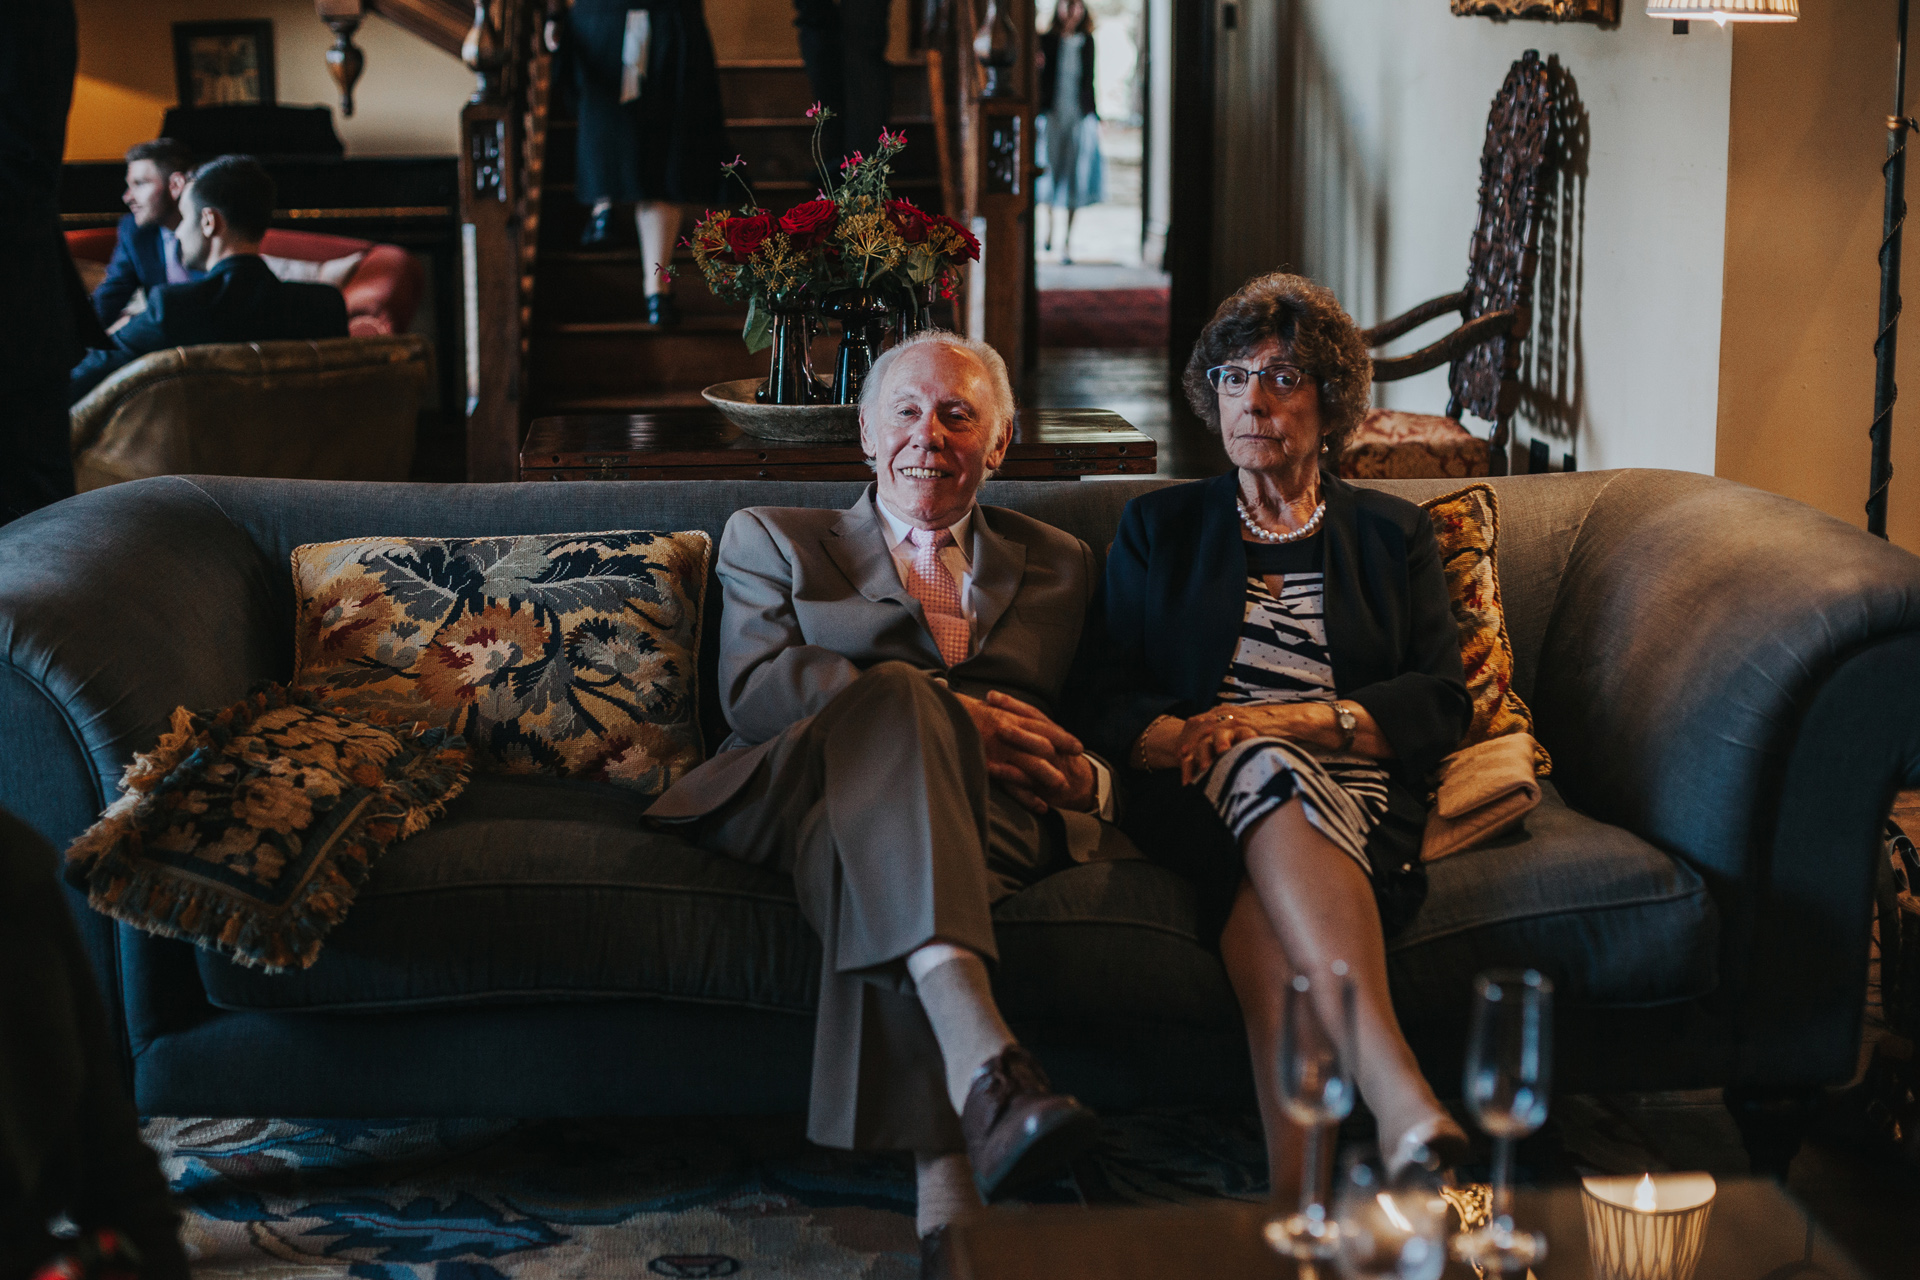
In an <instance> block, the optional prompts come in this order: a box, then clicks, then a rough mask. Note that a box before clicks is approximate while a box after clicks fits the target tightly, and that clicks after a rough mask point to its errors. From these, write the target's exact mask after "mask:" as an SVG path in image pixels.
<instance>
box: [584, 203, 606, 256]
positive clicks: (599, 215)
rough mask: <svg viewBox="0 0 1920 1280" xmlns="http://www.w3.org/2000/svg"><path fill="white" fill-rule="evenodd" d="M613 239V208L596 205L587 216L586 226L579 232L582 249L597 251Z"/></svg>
mask: <svg viewBox="0 0 1920 1280" xmlns="http://www.w3.org/2000/svg"><path fill="white" fill-rule="evenodd" d="M612 238H613V206H612V205H610V204H603V205H596V206H594V209H593V211H592V212H591V213H589V214H588V215H587V225H586V227H585V228H584V229H582V230H581V232H580V247H581V248H582V249H598V248H601V247H602V246H603V245H605V244H606V243H607V241H608V240H610V239H612Z"/></svg>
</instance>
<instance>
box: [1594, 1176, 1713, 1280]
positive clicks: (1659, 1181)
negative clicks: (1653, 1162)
mask: <svg viewBox="0 0 1920 1280" xmlns="http://www.w3.org/2000/svg"><path fill="white" fill-rule="evenodd" d="M1580 1191H1581V1195H1580V1204H1581V1207H1582V1208H1583V1209H1584V1210H1585V1211H1586V1218H1587V1252H1588V1255H1589V1257H1590V1258H1591V1260H1592V1262H1593V1272H1594V1275H1595V1277H1596V1278H1597V1280H1691V1277H1692V1275H1693V1269H1694V1268H1695V1267H1696V1266H1698V1265H1699V1264H1700V1251H1701V1249H1702V1248H1703V1247H1704V1246H1705V1244H1706V1241H1707V1216H1708V1215H1709V1214H1710V1213H1711V1212H1712V1211H1713V1193H1714V1182H1713V1178H1712V1177H1711V1176H1709V1175H1707V1174H1704V1173H1663V1174H1660V1175H1659V1176H1658V1177H1656V1176H1654V1175H1653V1174H1643V1175H1642V1176H1641V1177H1639V1178H1631V1177H1628V1178H1582V1179H1581V1180H1580Z"/></svg>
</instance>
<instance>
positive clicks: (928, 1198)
mask: <svg viewBox="0 0 1920 1280" xmlns="http://www.w3.org/2000/svg"><path fill="white" fill-rule="evenodd" d="M913 1173H914V1180H915V1181H916V1182H917V1183H918V1184H919V1190H918V1199H917V1201H916V1203H915V1204H914V1208H913V1229H914V1231H915V1232H916V1233H918V1234H919V1235H923V1236H925V1235H932V1234H933V1232H934V1231H935V1230H936V1229H937V1228H939V1227H944V1226H946V1225H948V1224H949V1223H953V1222H958V1221H960V1220H961V1219H962V1218H965V1217H967V1216H968V1215H970V1214H974V1213H978V1212H979V1211H980V1209H981V1207H982V1206H981V1204H980V1192H979V1190H978V1189H977V1188H976V1187H975V1186H974V1185H973V1166H972V1165H971V1164H968V1163H967V1153H966V1152H964V1151H949V1152H946V1153H945V1154H942V1155H922V1154H920V1153H919V1152H915V1153H914V1156H913Z"/></svg>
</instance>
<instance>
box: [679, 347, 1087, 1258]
mask: <svg viewBox="0 0 1920 1280" xmlns="http://www.w3.org/2000/svg"><path fill="white" fill-rule="evenodd" d="M1012 428H1013V395H1012V391H1011V388H1010V387H1009V385H1008V382H1007V374H1006V366H1005V365H1004V364H1003V363H1002V362H1001V359H1000V357H999V356H998V355H997V354H995V353H994V351H993V350H992V348H990V347H987V346H986V345H985V344H982V343H973V342H969V341H967V340H965V339H962V338H959V337H957V336H955V335H953V334H948V333H937V332H936V333H927V334H921V335H919V336H917V337H916V338H914V339H912V340H910V341H908V342H906V343H903V344H902V345H900V346H897V347H895V348H893V349H892V350H890V351H889V352H887V354H886V355H884V356H882V357H881V359H880V360H879V361H878V362H876V363H875V365H874V368H873V372H872V374H871V375H870V377H869V380H868V385H867V390H866V393H865V394H864V395H863V396H862V397H861V407H860V438H861V442H862V444H863V445H864V447H865V449H866V452H867V454H868V456H869V458H871V459H872V462H873V466H874V472H875V482H874V485H873V486H872V487H871V488H870V489H869V490H868V491H867V493H866V494H865V495H864V496H863V497H862V498H861V499H860V501H859V502H858V503H856V504H855V505H854V506H853V508H852V509H850V510H847V511H821V510H811V509H798V508H778V507H756V508H750V509H748V510H744V511H740V512H738V513H736V514H735V515H734V517H733V518H732V519H731V520H730V521H728V523H727V528H726V532H725V534H724V535H723V536H722V537H721V540H720V554H719V562H718V570H717V571H718V574H719V577H720V581H721V583H722V585H723V586H724V588H725V590H726V610H725V617H724V620H723V624H722V625H723V627H724V633H723V639H722V641H721V654H720V680H719V695H720V698H721V703H722V706H723V708H724V710H725V712H726V716H727V720H728V722H729V723H730V724H731V725H732V726H733V729H734V733H733V736H732V737H731V738H729V739H728V740H727V742H726V743H724V744H723V745H722V748H721V750H720V751H719V753H718V754H716V755H715V756H714V758H713V759H712V760H709V761H708V762H707V763H706V764H704V765H702V766H700V767H699V768H697V769H695V770H694V771H693V772H691V773H690V774H688V775H687V776H686V777H685V778H683V779H682V780H681V781H680V782H679V783H678V784H676V785H675V786H674V787H673V788H672V789H671V790H669V791H668V792H667V793H666V794H665V795H664V796H662V797H661V798H660V800H659V801H658V802H657V803H656V804H655V805H654V807H653V809H652V810H651V815H650V816H652V817H654V818H657V819H665V820H669V821H684V822H689V823H691V824H694V826H695V835H696V838H697V839H699V841H700V842H701V843H702V844H703V845H705V846H706V847H708V848H710V849H713V850H716V851H718V852H722V853H726V854H728V855H731V856H733V857H737V858H741V859H744V860H747V861H750V862H755V863H759V864H762V865H768V866H777V867H779V868H781V869H783V870H786V871H789V872H791V873H792V875H793V877H794V882H795V887H796V889H797V891H798V894H799V899H800V905H801V909H802V910H803V911H804V912H805V914H806V916H807V919H808V920H809V921H811V922H812V924H813V927H814V928H815V929H816V930H817V931H818V932H819V934H820V938H821V942H822V943H823V945H824V949H825V962H824V968H823V973H822V976H821V983H820V1010H819V1023H818V1031H817V1033H816V1036H815V1041H814V1060H813V1094H812V1101H811V1106H810V1117H809V1125H808V1131H809V1134H810V1136H812V1138H813V1139H814V1140H815V1141H817V1142H821V1143H824V1144H826V1145H830V1146H839V1147H856V1148H885V1149H896V1150H897V1149H906V1150H911V1151H913V1152H914V1153H915V1155H916V1159H917V1164H918V1171H919V1182H920V1210H919V1215H918V1218H919V1226H920V1230H921V1234H922V1236H923V1237H925V1236H928V1235H929V1234H931V1233H932V1232H933V1231H934V1230H935V1229H936V1228H938V1227H940V1226H942V1225H944V1224H945V1223H946V1222H948V1221H950V1220H951V1219H953V1218H954V1217H956V1216H958V1215H959V1214H961V1213H964V1212H965V1211H967V1210H968V1209H969V1208H972V1207H977V1206H978V1205H979V1203H980V1201H979V1199H978V1195H977V1194H976V1187H977V1188H978V1193H981V1194H984V1195H986V1196H987V1198H989V1199H991V1198H993V1196H994V1195H996V1194H998V1193H1000V1192H1004V1191H1006V1190H1009V1189H1011V1188H1013V1187H1016V1186H1018V1185H1020V1184H1022V1183H1025V1182H1030V1181H1031V1180H1033V1179H1036V1178H1040V1177H1044V1176H1047V1175H1049V1174H1052V1173H1055V1172H1057V1171H1059V1169H1060V1168H1061V1167H1062V1166H1064V1165H1065V1164H1066V1163H1067V1162H1068V1161H1069V1160H1070V1159H1071V1158H1072V1157H1073V1156H1074V1155H1075V1154H1077V1153H1078V1152H1079V1151H1080V1150H1082V1149H1083V1148H1084V1147H1085V1146H1086V1145H1088V1144H1089V1143H1090V1142H1092V1141H1093V1139H1094V1137H1095V1135H1096V1130H1097V1122H1096V1119H1095V1117H1094V1115H1093V1113H1092V1112H1090V1111H1088V1110H1087V1109H1086V1108H1085V1107H1083V1106H1081V1105H1080V1104H1079V1103H1077V1102H1075V1101H1074V1100H1073V1099H1071V1098H1068V1097H1064V1096H1062V1095H1060V1094H1057V1093H1054V1092H1052V1091H1051V1089H1050V1087H1049V1085H1048V1083H1047V1080H1046V1077H1045V1075H1044V1073H1042V1072H1041V1070H1040V1068H1039V1066H1038V1064H1037V1063H1035V1062H1034V1061H1033V1059H1032V1058H1031V1057H1030V1056H1029V1055H1028V1054H1027V1052H1026V1050H1024V1049H1023V1048H1021V1046H1020V1045H1019V1044H1017V1043H1016V1042H1015V1041H1014V1039H1013V1036H1012V1034H1011V1033H1010V1032H1009V1031H1008V1030H1007V1027H1006V1024H1005V1023H1004V1022H1003V1021H1002V1020H1001V1017H1000V1014H999V1011H998V1009H997V1008H996V1006H995V1005H994V1002H993V997H992V993H991V990H990V987H989V985H988V971H987V962H989V961H991V960H993V959H994V958H995V956H996V952H995V949H994V936H993V920H992V916H991V914H990V912H989V908H990V907H991V905H992V904H993V903H994V902H996V901H998V900H999V899H1001V898H1004V897H1006V896H1008V895H1009V894H1012V893H1014V892H1017V891H1018V890H1019V889H1022V888H1024V887H1026V886H1027V885H1029V884H1031V883H1033V882H1034V881H1036V880H1038V879H1039V878H1041V877H1042V876H1044V875H1046V874H1047V873H1048V872H1050V871H1053V870H1057V869H1060V868H1061V867H1064V866H1066V865H1069V864H1070V862H1071V861H1073V860H1075V859H1080V860H1084V859H1085V858H1087V857H1089V856H1098V851H1097V850H1096V848H1095V846H1097V845H1100V844H1101V843H1102V842H1103V841H1104V842H1105V846H1106V848H1107V849H1109V850H1111V849H1113V848H1114V842H1116V841H1119V840H1121V837H1119V836H1118V835H1117V834H1116V833H1114V832H1113V831H1112V829H1111V828H1107V827H1105V826H1104V825H1103V824H1102V823H1100V822H1099V821H1098V820H1097V818H1096V817H1095V816H1094V815H1095V814H1097V813H1099V812H1100V810H1101V809H1102V807H1103V806H1104V805H1105V804H1106V803H1107V797H1108V794H1109V787H1108V785H1107V775H1106V768H1105V766H1104V765H1103V764H1102V763H1100V762H1098V761H1096V760H1094V759H1093V758H1091V757H1089V756H1087V755H1086V754H1084V753H1083V752H1082V751H1081V748H1080V744H1079V742H1078V741H1077V740H1076V739H1075V738H1074V737H1073V736H1072V735H1070V734H1069V733H1067V732H1066V731H1065V730H1063V729H1061V728H1060V727H1059V726H1057V725H1056V724H1054V722H1053V721H1052V720H1051V719H1050V718H1049V716H1048V714H1047V712H1046V710H1045V709H1046V708H1048V707H1051V706H1052V705H1053V704H1054V703H1055V701H1056V700H1057V699H1058V697H1059V695H1060V692H1061V687H1062V685H1063V684H1064V683H1065V681H1066V678H1067V672H1068V668H1069V667H1070V666H1071V665H1072V662H1073V657H1074V650H1075V648H1076V646H1077V644H1078V642H1079V637H1080V627H1081V620H1082V618H1083V616H1084V614H1085V611H1086V607H1087V602H1088V599H1089V597H1090V596H1091V594H1092V592H1093V587H1094V562H1093V554H1092V552H1091V551H1089V550H1088V548H1087V546H1086V544H1085V543H1083V542H1081V541H1080V540H1079V539H1077V538H1074V537H1072V536H1070V535H1068V534H1065V533H1062V532H1061V531H1060V530H1058V529H1055V528H1053V527H1051V526H1049V525H1045V524H1042V523H1040V522H1039V521H1037V520H1033V519H1030V518H1029V517H1026V516H1023V515H1020V514H1018V513H1016V512H1012V511H1008V510H1005V509H1003V508H998V507H983V506H980V505H979V504H978V503H976V502H975V500H974V497H975V494H976V493H977V492H978V490H979V488H980V485H981V483H982V482H983V481H984V480H985V479H986V477H987V476H988V475H989V474H990V473H991V472H992V470H993V468H994V467H996V466H997V465H998V464H999V462H1000V460H1001V459H1002V458H1003V457H1004V456H1005V454H1006V450H1007V445H1008V443H1009V438H1010V436H1011V433H1012Z"/></svg>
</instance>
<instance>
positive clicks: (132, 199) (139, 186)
mask: <svg viewBox="0 0 1920 1280" xmlns="http://www.w3.org/2000/svg"><path fill="white" fill-rule="evenodd" d="M192 171H193V156H192V154H191V153H190V152H188V150H187V149H186V148H185V147H183V146H181V145H180V144H179V143H177V142H175V141H174V140H173V139H172V138H155V139H154V140H153V141H152V142H142V143H141V144H140V145H138V146H136V147H134V148H133V149H132V150H130V151H128V152H127V191H126V194H125V195H123V196H121V197H120V198H121V200H122V201H123V202H124V203H125V204H126V206H127V209H128V213H127V216H126V217H124V218H122V219H120V235H119V238H118V239H117V240H115V241H114V244H113V258H112V260H111V261H109V262H108V263H107V275H106V278H105V279H104V280H102V281H101V282H100V284H99V287H98V288H96V289H95V290H94V291H93V310H94V314H95V315H97V316H99V317H100V323H101V324H112V323H113V322H114V321H115V320H118V319H119V318H120V313H121V312H122V311H123V310H125V309H126V305H127V302H128V300H129V299H131V298H132V297H133V295H134V293H135V292H136V291H137V290H140V289H145V290H146V291H147V292H148V293H152V292H153V291H154V290H155V289H157V288H159V287H160V286H161V285H163V284H185V283H187V282H188V281H189V280H198V279H199V278H200V277H201V276H203V275H205V274H206V273H205V272H204V271H199V270H195V269H194V268H192V267H189V266H187V265H186V263H185V262H184V261H182V260H181V257H180V238H179V235H178V228H179V226H180V197H181V195H182V194H183V193H184V192H185V191H186V189H187V178H188V176H189V175H190V174H191V173H192Z"/></svg>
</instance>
